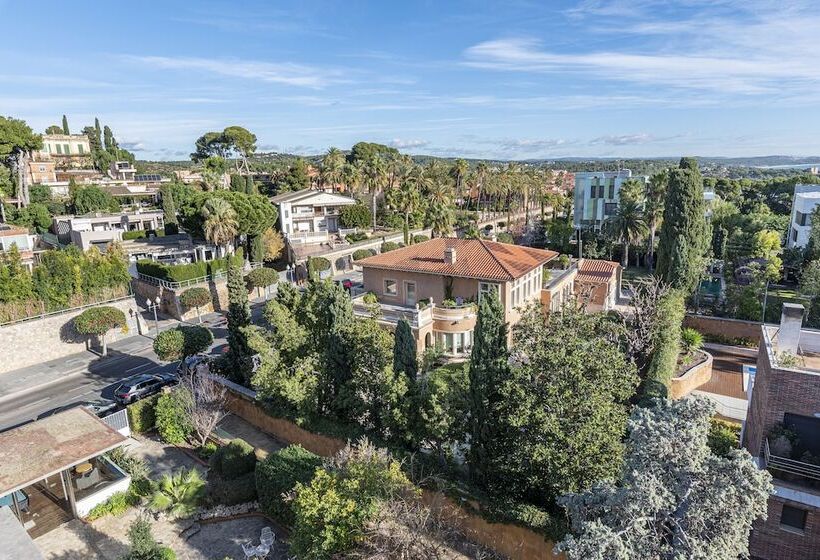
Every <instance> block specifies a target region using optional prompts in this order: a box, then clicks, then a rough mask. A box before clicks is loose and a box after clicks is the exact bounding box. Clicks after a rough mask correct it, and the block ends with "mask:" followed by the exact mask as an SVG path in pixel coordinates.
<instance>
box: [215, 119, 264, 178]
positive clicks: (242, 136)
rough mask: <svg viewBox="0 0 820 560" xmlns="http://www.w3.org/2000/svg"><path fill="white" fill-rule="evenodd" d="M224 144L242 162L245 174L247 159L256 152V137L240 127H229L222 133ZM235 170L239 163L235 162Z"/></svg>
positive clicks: (247, 169) (247, 170) (246, 171)
mask: <svg viewBox="0 0 820 560" xmlns="http://www.w3.org/2000/svg"><path fill="white" fill-rule="evenodd" d="M222 137H223V138H224V141H225V143H226V144H227V145H228V146H230V147H231V148H232V149H233V151H234V152H235V153H236V155H237V156H238V158H239V159H240V160H241V162H242V167H243V168H244V170H245V173H248V172H249V171H250V169H249V168H248V158H249V157H250V156H251V155H253V153H254V152H255V151H256V135H255V134H253V133H252V132H251V131H249V130H248V129H246V128H243V127H241V126H236V125H234V126H229V127H227V128H226V129H225V130H223V131H222ZM237 168H239V163H238V162H237Z"/></svg>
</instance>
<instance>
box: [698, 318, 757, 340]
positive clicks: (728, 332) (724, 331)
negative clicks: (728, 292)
mask: <svg viewBox="0 0 820 560" xmlns="http://www.w3.org/2000/svg"><path fill="white" fill-rule="evenodd" d="M683 326H684V327H691V328H693V329H695V330H697V331H700V332H702V333H703V334H711V335H714V336H722V337H725V338H748V339H751V340H754V341H758V340H760V323H757V322H754V321H741V320H739V319H727V318H725V317H711V316H709V315H693V314H687V315H686V317H684V319H683Z"/></svg>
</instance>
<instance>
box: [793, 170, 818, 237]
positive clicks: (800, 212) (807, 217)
mask: <svg viewBox="0 0 820 560" xmlns="http://www.w3.org/2000/svg"><path fill="white" fill-rule="evenodd" d="M818 204H820V185H804V184H798V185H795V186H794V199H793V200H792V219H791V224H790V225H789V236H788V239H787V240H786V247H788V248H789V249H791V248H793V247H805V246H806V245H808V243H809V234H810V233H811V213H812V212H813V211H814V209H815V207H817V205H818Z"/></svg>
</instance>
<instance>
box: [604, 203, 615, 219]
mask: <svg viewBox="0 0 820 560" xmlns="http://www.w3.org/2000/svg"><path fill="white" fill-rule="evenodd" d="M617 210H618V204H617V203H616V202H605V203H604V216H612V215H614V214H615V212H616V211H617Z"/></svg>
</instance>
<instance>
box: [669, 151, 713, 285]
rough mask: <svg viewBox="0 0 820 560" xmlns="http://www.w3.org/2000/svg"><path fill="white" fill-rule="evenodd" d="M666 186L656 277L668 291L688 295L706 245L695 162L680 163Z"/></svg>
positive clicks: (706, 229) (700, 182)
mask: <svg viewBox="0 0 820 560" xmlns="http://www.w3.org/2000/svg"><path fill="white" fill-rule="evenodd" d="M668 185H669V186H668V190H667V192H666V200H665V203H664V211H663V227H662V228H661V235H660V241H659V243H658V262H657V270H656V274H657V275H658V276H660V277H661V278H662V279H663V280H665V281H666V282H668V283H669V284H671V285H672V287H674V288H683V289H684V290H686V292H687V293H690V292H692V290H694V288H695V285H696V283H697V281H698V279H699V278H700V275H701V272H702V269H703V266H704V264H705V262H704V258H703V257H704V255H705V254H706V251H707V249H708V243H709V239H708V236H707V233H708V224H707V222H706V216H705V212H706V203H705V202H704V200H703V178H702V177H701V175H700V171H698V167H697V162H696V161H695V160H694V159H693V158H683V159H681V162H680V166H679V167H678V169H673V170H672V171H671V172H670V173H669V184H668Z"/></svg>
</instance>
